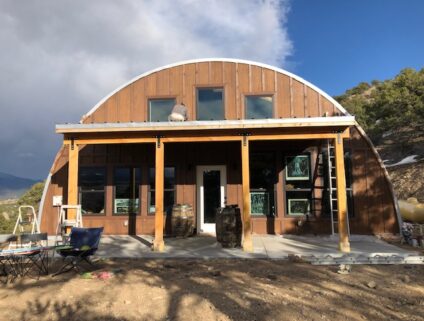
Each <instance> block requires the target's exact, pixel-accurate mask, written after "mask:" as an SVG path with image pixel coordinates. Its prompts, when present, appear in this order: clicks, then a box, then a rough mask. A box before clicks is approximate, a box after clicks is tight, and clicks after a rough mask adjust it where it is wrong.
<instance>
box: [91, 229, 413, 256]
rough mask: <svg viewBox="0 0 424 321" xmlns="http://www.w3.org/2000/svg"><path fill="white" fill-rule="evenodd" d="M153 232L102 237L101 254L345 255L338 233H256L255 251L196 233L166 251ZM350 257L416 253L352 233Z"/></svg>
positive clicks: (168, 240)
mask: <svg viewBox="0 0 424 321" xmlns="http://www.w3.org/2000/svg"><path fill="white" fill-rule="evenodd" d="M152 242H153V237H152V236H118V235H115V236H112V235H106V236H103V237H102V240H101V245H100V248H99V250H98V252H97V255H98V256H101V257H110V258H118V257H125V258H203V259H212V258H242V259H246V258H267V259H287V258H288V257H289V256H290V255H295V256H299V257H304V258H308V257H327V256H331V257H335V258H337V257H342V256H344V254H343V253H341V252H339V251H338V239H337V237H322V236H293V235H290V236H284V237H282V236H275V235H254V236H253V246H254V251H253V253H246V252H243V251H242V250H241V249H239V248H238V249H224V248H222V246H221V245H220V244H219V243H217V241H216V238H215V237H213V236H203V235H201V236H196V237H190V238H186V239H182V238H166V239H165V244H166V247H165V252H163V253H157V252H153V251H152V250H151V244H152ZM349 256H350V257H364V256H365V257H393V256H403V257H407V256H417V253H416V252H413V251H407V250H405V249H402V248H399V247H397V246H394V245H391V244H388V243H386V242H384V241H382V240H379V239H378V238H376V237H374V236H362V235H360V236H359V235H352V236H351V253H350V254H349Z"/></svg>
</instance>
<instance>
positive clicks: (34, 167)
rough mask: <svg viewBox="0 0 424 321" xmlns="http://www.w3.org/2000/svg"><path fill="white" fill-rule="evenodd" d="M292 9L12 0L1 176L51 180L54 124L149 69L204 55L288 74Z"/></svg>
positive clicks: (1, 70)
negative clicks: (273, 67)
mask: <svg viewBox="0 0 424 321" xmlns="http://www.w3.org/2000/svg"><path fill="white" fill-rule="evenodd" d="M288 8H289V4H288V2H287V1H272V0H270V1H267V0H252V1H241V0H240V1H228V0H209V1H195V0H173V1H172V0H169V1H154V0H146V1H139V0H127V1H114V0H91V1H83V0H68V1H66V0H64V1H55V0H44V1H25V2H24V1H14V0H11V1H8V0H3V1H2V2H1V3H0V43H1V50H0V151H1V157H0V171H5V172H9V173H13V174H15V175H21V176H27V177H32V178H40V177H44V176H46V173H47V171H48V168H49V166H50V164H51V161H52V159H53V158H54V156H55V153H56V151H57V149H58V146H59V145H60V137H59V135H56V134H55V133H54V125H55V124H56V123H64V122H77V121H78V120H79V119H80V117H81V115H83V114H84V113H86V112H87V111H88V110H90V109H91V107H92V106H93V105H95V103H96V102H97V101H99V100H100V99H101V98H102V97H103V96H105V95H106V94H108V93H109V92H110V91H112V90H113V89H115V88H116V87H118V86H120V85H121V84H123V83H125V82H126V81H128V80H129V79H131V78H133V77H134V76H136V75H138V74H141V73H142V72H146V71H148V70H150V69H153V68H156V67H160V66H162V65H165V64H169V63H173V62H177V61H181V60H185V59H192V58H202V57H228V58H241V59H249V60H255V61H259V62H264V63H269V64H272V65H277V66H282V67H284V66H285V64H286V61H287V58H288V57H289V56H290V54H291V52H292V43H291V41H290V39H289V37H288V34H287V29H286V22H287V11H288ZM25 154H27V155H29V154H32V155H33V157H32V158H31V163H28V157H22V155H25ZM19 156H21V157H19Z"/></svg>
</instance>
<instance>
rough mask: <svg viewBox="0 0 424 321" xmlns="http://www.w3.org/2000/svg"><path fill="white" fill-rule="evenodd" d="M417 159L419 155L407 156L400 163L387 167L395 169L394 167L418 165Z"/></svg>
mask: <svg viewBox="0 0 424 321" xmlns="http://www.w3.org/2000/svg"><path fill="white" fill-rule="evenodd" d="M417 157H418V155H411V156H407V157H405V158H404V159H402V160H401V161H400V162H397V163H395V164H390V165H386V167H393V166H399V165H405V164H412V163H416V162H417V161H418V159H416V158H417Z"/></svg>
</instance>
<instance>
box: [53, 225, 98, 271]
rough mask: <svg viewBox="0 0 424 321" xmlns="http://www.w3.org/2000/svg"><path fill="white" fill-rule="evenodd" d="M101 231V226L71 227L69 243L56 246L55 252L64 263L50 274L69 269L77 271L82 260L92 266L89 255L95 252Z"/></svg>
mask: <svg viewBox="0 0 424 321" xmlns="http://www.w3.org/2000/svg"><path fill="white" fill-rule="evenodd" d="M102 233H103V227H94V228H83V227H73V228H72V229H71V234H70V240H69V245H64V246H59V247H56V251H57V253H59V254H60V255H61V256H62V257H63V259H64V264H63V265H62V267H61V268H60V269H59V270H58V271H57V272H56V273H54V274H53V275H52V276H56V275H59V274H62V273H65V272H69V271H71V270H74V271H76V272H78V273H79V272H80V270H81V269H80V264H81V263H82V262H86V263H88V264H89V265H90V266H93V263H92V262H91V260H90V256H92V255H93V254H94V253H96V251H97V249H98V246H99V243H100V237H101V235H102Z"/></svg>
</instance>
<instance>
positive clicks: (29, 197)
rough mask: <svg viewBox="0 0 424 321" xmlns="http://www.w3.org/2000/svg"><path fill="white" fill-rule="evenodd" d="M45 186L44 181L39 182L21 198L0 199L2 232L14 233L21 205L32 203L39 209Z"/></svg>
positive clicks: (0, 226) (0, 227)
mask: <svg viewBox="0 0 424 321" xmlns="http://www.w3.org/2000/svg"><path fill="white" fill-rule="evenodd" d="M43 188H44V182H39V183H36V184H34V185H32V186H31V188H29V189H28V190H27V191H26V192H25V193H24V194H23V195H22V196H21V197H20V198H19V199H8V200H3V201H0V234H5V233H12V231H13V227H14V225H15V222H16V219H17V216H18V208H19V206H20V205H31V206H34V208H35V210H36V211H38V207H39V205H40V200H41V196H42V194H43Z"/></svg>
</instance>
